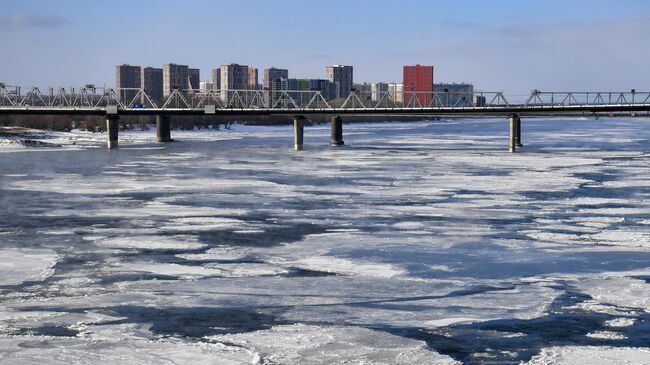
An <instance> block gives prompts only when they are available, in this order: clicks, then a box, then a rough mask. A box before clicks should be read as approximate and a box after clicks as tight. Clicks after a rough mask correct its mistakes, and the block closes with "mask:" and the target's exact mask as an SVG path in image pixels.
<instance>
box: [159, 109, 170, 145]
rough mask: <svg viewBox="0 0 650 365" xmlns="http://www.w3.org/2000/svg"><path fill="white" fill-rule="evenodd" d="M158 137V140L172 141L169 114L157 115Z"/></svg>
mask: <svg viewBox="0 0 650 365" xmlns="http://www.w3.org/2000/svg"><path fill="white" fill-rule="evenodd" d="M156 139H157V140H158V142H172V137H171V120H170V117H169V115H156Z"/></svg>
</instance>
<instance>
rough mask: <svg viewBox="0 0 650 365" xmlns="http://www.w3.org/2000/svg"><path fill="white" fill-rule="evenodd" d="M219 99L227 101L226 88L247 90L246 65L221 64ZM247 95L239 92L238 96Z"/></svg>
mask: <svg viewBox="0 0 650 365" xmlns="http://www.w3.org/2000/svg"><path fill="white" fill-rule="evenodd" d="M220 73H221V99H222V100H223V101H225V102H229V99H228V96H229V94H228V90H248V66H245V65H238V64H236V63H231V64H229V65H221V72H220ZM244 96H247V94H241V95H240V98H243V97H244Z"/></svg>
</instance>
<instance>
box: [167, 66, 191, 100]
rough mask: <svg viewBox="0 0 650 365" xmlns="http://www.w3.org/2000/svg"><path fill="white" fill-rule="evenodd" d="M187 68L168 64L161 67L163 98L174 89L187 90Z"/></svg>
mask: <svg viewBox="0 0 650 365" xmlns="http://www.w3.org/2000/svg"><path fill="white" fill-rule="evenodd" d="M188 77H189V67H187V65H177V64H175V63H168V64H166V65H163V97H167V96H169V95H170V94H171V93H172V92H173V91H174V89H179V90H187V88H188V87H189V85H188Z"/></svg>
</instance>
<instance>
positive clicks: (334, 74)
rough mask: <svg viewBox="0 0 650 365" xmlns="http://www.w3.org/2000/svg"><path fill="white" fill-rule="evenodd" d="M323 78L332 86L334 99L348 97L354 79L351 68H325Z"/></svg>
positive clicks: (335, 66) (337, 66) (341, 66)
mask: <svg viewBox="0 0 650 365" xmlns="http://www.w3.org/2000/svg"><path fill="white" fill-rule="evenodd" d="M325 78H326V79H327V80H329V81H330V82H332V83H333V84H334V87H335V90H336V91H335V97H336V98H347V97H348V95H350V91H351V90H352V84H353V78H354V72H353V69H352V66H344V65H331V66H327V67H325Z"/></svg>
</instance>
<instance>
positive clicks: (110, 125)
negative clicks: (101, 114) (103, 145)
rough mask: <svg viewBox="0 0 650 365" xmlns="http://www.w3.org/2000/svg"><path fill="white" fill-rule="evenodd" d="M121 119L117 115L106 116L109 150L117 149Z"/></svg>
mask: <svg viewBox="0 0 650 365" xmlns="http://www.w3.org/2000/svg"><path fill="white" fill-rule="evenodd" d="M119 124H120V117H119V116H117V115H107V116H106V131H107V132H108V144H107V146H108V148H109V149H114V148H117V138H118V134H119Z"/></svg>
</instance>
